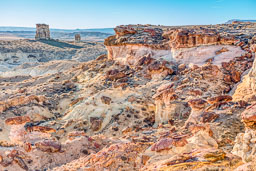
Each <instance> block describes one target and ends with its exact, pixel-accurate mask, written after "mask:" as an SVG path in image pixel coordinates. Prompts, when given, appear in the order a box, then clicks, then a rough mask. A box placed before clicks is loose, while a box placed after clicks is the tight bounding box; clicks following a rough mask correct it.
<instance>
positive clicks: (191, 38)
mask: <svg viewBox="0 0 256 171" xmlns="http://www.w3.org/2000/svg"><path fill="white" fill-rule="evenodd" d="M238 28H239V29H238ZM254 28H255V26H254V25H250V24H248V23H246V24H240V23H239V24H232V25H211V26H181V27H165V26H151V25H136V26H132V25H130V26H119V27H117V28H116V29H115V31H116V35H114V36H112V37H110V38H108V39H106V41H105V45H106V46H107V48H108V52H109V54H108V56H107V55H101V56H99V57H98V58H96V59H95V60H91V61H88V62H77V61H68V60H58V61H50V62H45V63H43V64H40V65H39V64H38V65H32V64H28V65H22V66H20V68H18V70H13V71H11V72H4V73H3V74H2V75H1V76H2V77H0V83H1V84H0V90H1V91H0V107H1V113H0V114H1V120H0V132H1V134H0V147H1V148H0V154H1V155H0V170H10V171H16V170H21V169H23V170H45V169H48V170H61V171H62V170H81V169H82V170H120V169H121V170H234V169H236V168H238V169H240V168H242V167H244V168H246V167H247V166H248V167H249V166H253V165H252V164H253V162H254V161H255V160H256V159H254V155H255V154H254V153H255V147H254V146H255V142H254V139H255V138H254V136H255V116H254V115H255V104H253V103H252V102H253V98H252V100H251V101H246V100H239V101H236V98H235V96H231V95H232V91H233V90H234V89H235V87H236V86H237V85H239V84H240V81H241V79H242V80H243V78H244V75H246V74H247V72H246V71H249V70H250V69H251V67H252V66H253V60H254V55H253V53H252V50H250V47H252V44H255V43H254V42H255V37H253V36H254V34H255V29H254ZM25 42H26V41H24V44H22V45H23V46H25V45H29V47H30V45H31V44H25ZM42 42H44V41H41V42H40V41H33V42H32V43H33V44H34V45H35V46H33V47H36V45H38V43H42ZM45 42H47V41H45ZM55 43H56V42H55ZM84 43H85V42H80V43H79V46H80V44H81V46H82V45H83V44H84ZM10 44H11V45H13V44H15V42H12V43H10ZM10 44H9V45H10ZM9 45H8V43H5V44H4V46H3V47H2V48H3V49H7V48H6V47H9ZM77 45H78V44H77ZM30 48H32V47H30ZM30 48H28V49H30ZM9 49H12V48H11V47H9ZM23 49H26V47H23ZM32 49H33V48H32ZM74 49H75V48H74ZM74 49H73V50H74ZM63 50H64V51H65V49H63ZM66 50H67V49H66ZM42 51H43V52H45V51H47V47H45V49H44V50H42ZM87 52H88V51H87ZM80 57H81V58H83V55H81V56H80ZM71 59H74V58H73V57H72V58H71ZM253 67H254V66H253ZM252 70H254V69H252ZM252 78H253V77H252ZM238 87H239V86H238ZM237 90H238V89H237ZM249 106H250V107H249ZM241 118H242V120H241ZM244 132H245V133H244ZM237 135H238V136H237ZM236 136H237V140H236V141H235V139H236ZM232 152H233V154H232ZM245 162H249V163H247V164H246V165H243V164H244V163H245ZM240 165H243V166H241V167H239V166H240Z"/></svg>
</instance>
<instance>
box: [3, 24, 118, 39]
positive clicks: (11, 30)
mask: <svg viewBox="0 0 256 171" xmlns="http://www.w3.org/2000/svg"><path fill="white" fill-rule="evenodd" d="M50 32H51V38H53V39H59V40H67V41H70V40H74V36H75V34H77V33H79V34H80V35H81V37H82V40H84V41H97V42H98V41H100V42H102V41H104V39H105V38H107V37H109V36H111V35H113V34H115V32H114V29H113V28H97V29H73V30H72V29H54V28H53V29H50ZM35 34H36V28H33V27H6V26H2V27H1V26H0V40H15V39H34V38H35Z"/></svg>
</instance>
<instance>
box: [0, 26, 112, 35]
mask: <svg viewBox="0 0 256 171" xmlns="http://www.w3.org/2000/svg"><path fill="white" fill-rule="evenodd" d="M0 31H19V32H21V31H33V32H35V31H36V28H34V27H8V26H0ZM50 31H51V32H65V33H74V32H101V33H108V34H114V29H113V28H96V29H54V28H53V29H50Z"/></svg>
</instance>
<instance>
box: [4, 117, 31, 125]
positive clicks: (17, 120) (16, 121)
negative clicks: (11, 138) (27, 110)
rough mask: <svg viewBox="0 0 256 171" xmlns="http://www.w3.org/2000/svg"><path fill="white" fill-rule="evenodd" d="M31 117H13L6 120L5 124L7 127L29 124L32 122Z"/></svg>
mask: <svg viewBox="0 0 256 171" xmlns="http://www.w3.org/2000/svg"><path fill="white" fill-rule="evenodd" d="M30 121H31V120H30V117H29V116H18V117H13V118H8V119H6V120H5V124H7V125H20V124H24V123H27V122H30Z"/></svg>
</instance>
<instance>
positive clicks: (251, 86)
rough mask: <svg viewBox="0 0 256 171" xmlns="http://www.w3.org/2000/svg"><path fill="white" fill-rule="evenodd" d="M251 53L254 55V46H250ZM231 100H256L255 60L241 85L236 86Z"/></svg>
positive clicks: (255, 51) (255, 46)
mask: <svg viewBox="0 0 256 171" xmlns="http://www.w3.org/2000/svg"><path fill="white" fill-rule="evenodd" d="M251 51H252V52H254V53H256V44H254V45H252V46H251ZM254 56H255V54H254ZM233 98H234V100H236V101H239V100H245V101H255V100H256V60H254V63H253V66H252V68H251V69H250V71H249V73H248V74H247V75H245V76H244V78H243V80H242V83H241V84H239V85H238V86H237V89H236V90H235V93H234V95H233Z"/></svg>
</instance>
